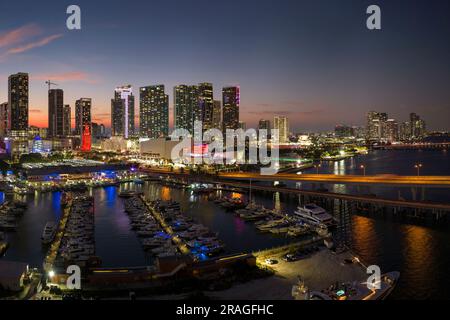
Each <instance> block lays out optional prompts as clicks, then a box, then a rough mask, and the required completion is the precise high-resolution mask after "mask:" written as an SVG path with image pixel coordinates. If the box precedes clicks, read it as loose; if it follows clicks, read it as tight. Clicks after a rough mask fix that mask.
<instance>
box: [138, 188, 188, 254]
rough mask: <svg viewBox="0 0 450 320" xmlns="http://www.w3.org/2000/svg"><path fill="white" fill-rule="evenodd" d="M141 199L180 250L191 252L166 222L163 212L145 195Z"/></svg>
mask: <svg viewBox="0 0 450 320" xmlns="http://www.w3.org/2000/svg"><path fill="white" fill-rule="evenodd" d="M140 199H141V200H142V202H143V203H144V204H145V206H146V207H147V209H148V210H149V211H150V213H151V214H152V216H153V217H154V218H155V219H156V221H158V223H159V225H160V226H161V228H162V229H163V230H164V232H166V233H167V234H168V235H170V236H171V237H172V242H173V243H174V244H175V245H176V246H177V248H178V250H180V252H181V253H183V254H190V253H191V250H189V248H188V247H187V246H186V244H185V243H184V242H183V241H182V240H181V239H180V238H179V237H178V236H176V235H175V236H174V234H175V233H174V231H173V229H172V228H171V226H170V225H168V224H167V223H166V221H165V219H164V217H163V216H162V215H161V213H160V212H158V211H157V210H155V208H154V207H153V206H152V205H151V203H149V202H148V201H147V200H145V198H144V196H143V195H141V196H140Z"/></svg>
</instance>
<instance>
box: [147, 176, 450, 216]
mask: <svg viewBox="0 0 450 320" xmlns="http://www.w3.org/2000/svg"><path fill="white" fill-rule="evenodd" d="M142 171H144V172H146V173H149V174H166V175H175V176H180V177H183V178H187V179H197V178H199V177H196V176H195V175H191V174H189V173H181V172H177V171H175V172H172V171H169V170H166V169H159V168H158V169H155V168H152V169H143V170H142ZM236 175H239V178H240V179H241V180H245V183H244V182H238V181H225V180H223V179H222V178H223V177H224V176H226V177H227V178H228V179H231V177H233V179H236V178H234V177H235V176H236ZM249 176H251V177H252V178H249ZM289 176H293V175H289ZM296 176H306V175H296ZM309 176H311V177H312V176H314V178H315V179H316V180H314V179H311V180H309V181H311V182H324V181H319V180H317V178H319V177H318V176H322V175H309ZM244 177H245V178H244ZM260 177H267V178H270V177H272V179H273V180H274V181H276V180H278V181H279V180H280V179H276V178H275V177H276V176H260V175H259V174H251V173H245V174H243V173H227V174H220V175H219V176H218V177H216V178H213V176H209V177H208V176H205V177H201V180H202V181H203V182H205V183H217V184H222V185H226V186H231V187H240V188H245V189H248V188H250V184H249V183H248V181H249V180H250V179H252V180H254V181H257V180H263V179H259V178H260ZM343 177H344V178H345V177H346V176H343ZM358 177H359V178H367V176H366V177H364V176H358ZM375 177H377V176H375ZM392 177H393V176H392ZM396 177H398V178H405V177H404V176H396ZM410 178H425V179H427V178H430V177H410ZM268 180H269V179H268ZM433 180H434V181H439V180H440V182H439V183H442V185H443V186H445V187H448V186H450V183H449V177H439V176H438V177H431V179H429V181H433ZM305 181H306V180H305ZM446 182H447V183H446ZM335 183H336V182H335ZM340 183H342V182H340ZM399 184H400V183H397V185H399ZM410 186H412V187H416V186H419V185H417V184H416V185H414V184H410ZM252 190H260V191H269V192H284V193H293V194H301V195H306V196H314V197H322V198H329V199H340V200H347V201H356V202H360V203H368V204H375V205H382V206H391V207H399V208H414V209H425V210H438V211H447V212H450V204H448V203H438V202H429V201H410V200H391V199H383V198H377V197H375V196H369V195H351V194H343V193H333V192H324V191H316V190H302V189H295V188H285V187H272V186H261V185H257V184H255V183H253V184H252Z"/></svg>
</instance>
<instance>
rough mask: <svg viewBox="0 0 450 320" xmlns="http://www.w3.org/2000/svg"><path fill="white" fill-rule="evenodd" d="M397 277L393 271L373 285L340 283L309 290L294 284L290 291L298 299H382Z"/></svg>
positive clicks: (385, 296)
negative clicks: (318, 289)
mask: <svg viewBox="0 0 450 320" xmlns="http://www.w3.org/2000/svg"><path fill="white" fill-rule="evenodd" d="M399 278H400V272H397V271H393V272H388V273H385V274H383V275H381V278H380V281H379V282H378V283H375V284H374V286H370V285H368V284H367V283H366V282H361V283H356V282H354V283H342V284H335V285H332V286H331V287H330V288H328V289H325V290H322V291H312V292H309V291H308V290H307V288H305V287H304V285H303V286H297V288H296V286H294V287H293V290H292V292H293V295H294V297H295V298H296V299H299V300H303V299H306V300H384V299H386V298H387V297H388V296H389V294H390V293H391V292H392V290H394V288H395V286H396V285H397V283H398V280H399ZM300 287H301V289H300ZM295 293H297V296H296V294H295Z"/></svg>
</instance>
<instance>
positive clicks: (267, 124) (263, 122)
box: [258, 119, 270, 133]
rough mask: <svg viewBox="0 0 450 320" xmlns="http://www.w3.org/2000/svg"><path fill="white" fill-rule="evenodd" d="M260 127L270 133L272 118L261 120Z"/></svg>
mask: <svg viewBox="0 0 450 320" xmlns="http://www.w3.org/2000/svg"><path fill="white" fill-rule="evenodd" d="M258 129H260V130H261V129H264V130H267V132H268V133H269V130H270V120H264V119H261V120H259V124H258Z"/></svg>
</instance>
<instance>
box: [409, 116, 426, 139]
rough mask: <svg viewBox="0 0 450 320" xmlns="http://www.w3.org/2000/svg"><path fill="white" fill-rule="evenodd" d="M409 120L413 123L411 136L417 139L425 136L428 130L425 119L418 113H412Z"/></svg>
mask: <svg viewBox="0 0 450 320" xmlns="http://www.w3.org/2000/svg"><path fill="white" fill-rule="evenodd" d="M409 121H410V124H411V137H412V138H416V139H417V138H423V137H424V136H425V131H426V125H425V121H424V120H422V119H421V118H420V116H419V115H418V114H416V113H411V114H410V115H409Z"/></svg>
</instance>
